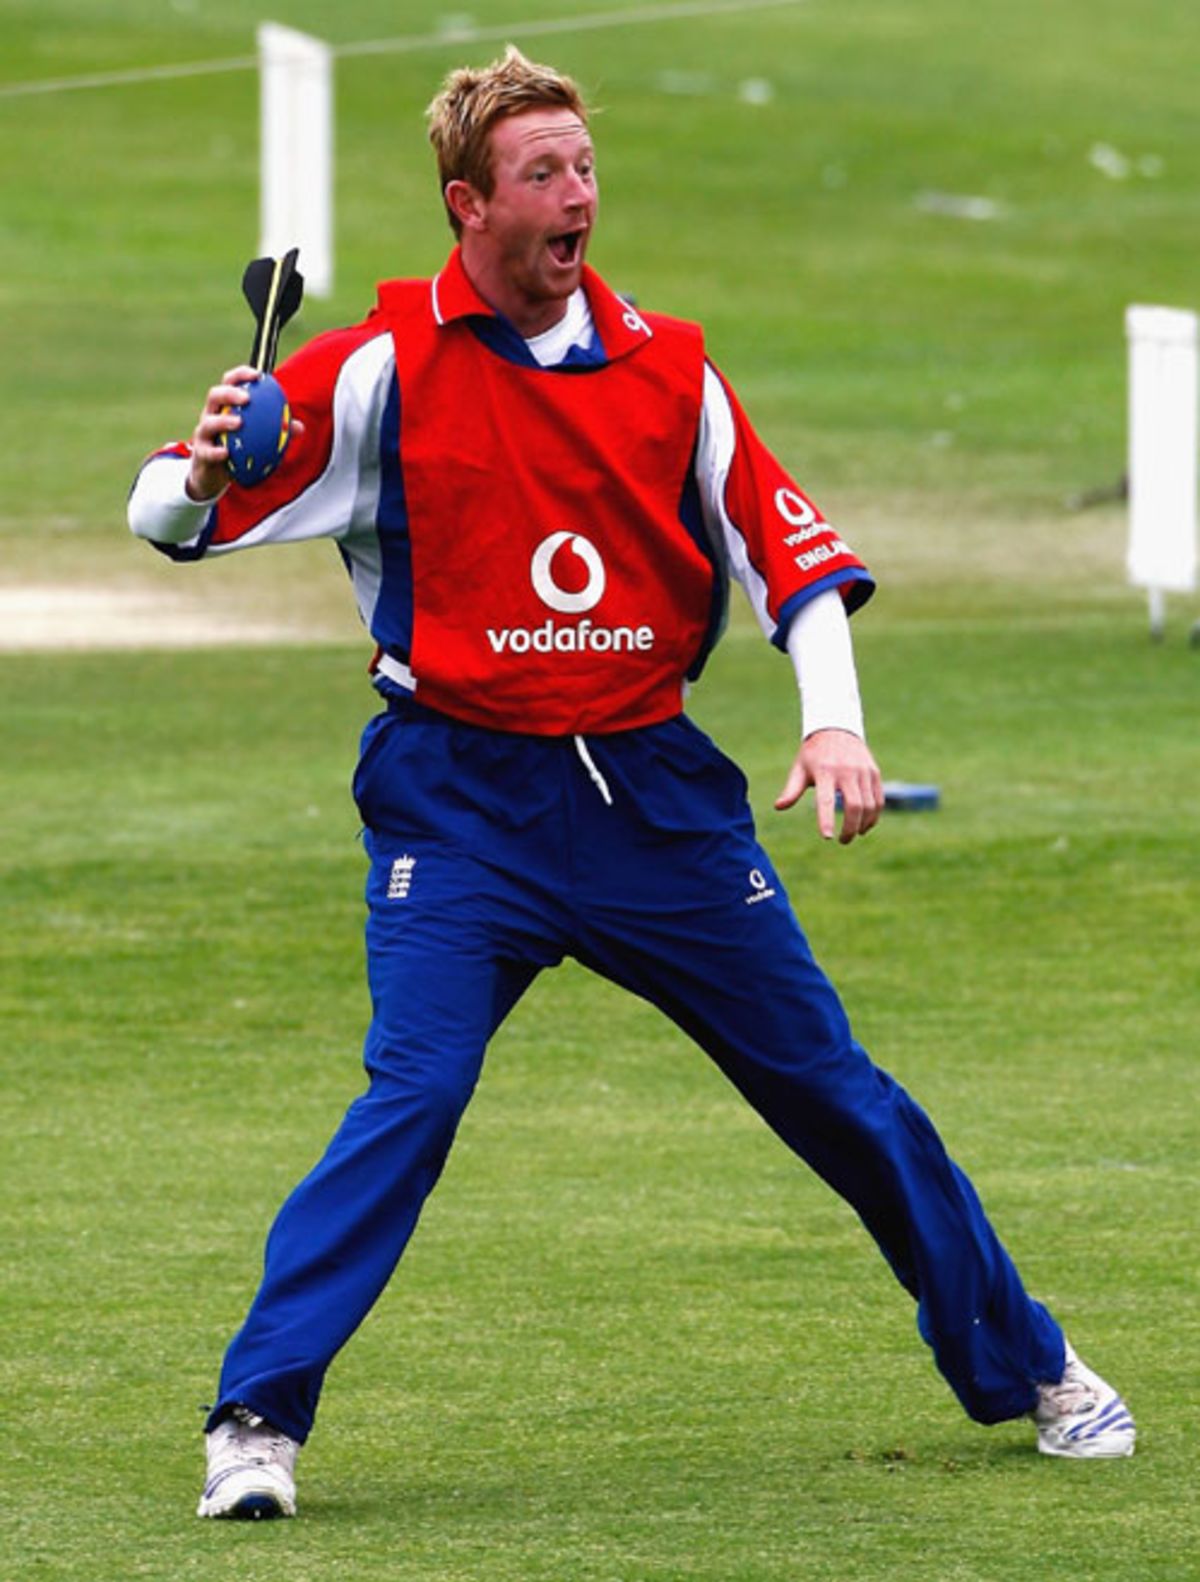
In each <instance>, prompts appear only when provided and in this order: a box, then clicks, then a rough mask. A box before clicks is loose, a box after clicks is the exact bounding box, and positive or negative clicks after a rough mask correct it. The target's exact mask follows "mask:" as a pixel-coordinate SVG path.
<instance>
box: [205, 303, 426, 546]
mask: <svg viewBox="0 0 1200 1582" xmlns="http://www.w3.org/2000/svg"><path fill="white" fill-rule="evenodd" d="M394 369H395V352H394V349H393V346H392V337H391V335H390V333H388V332H386V331H383V332H381V333H380V334H379V335H377V336H376V337H375V338H374V339H373V340H369V341H367V342H366V343H365V345H362V346H360V347H359V348H358V349H357V351H354V352H352V353H351V355H350V356H349V357H347V359H346V361H345V362H344V363H343V364H342V368H341V371H340V372H339V374H338V377H337V383H336V384H335V386H334V391H333V449H332V450H331V452H330V455H329V461H328V463H327V465H326V467H325V470H324V471H323V472H322V473H321V474H320V476H319V477H317V478H315V479H314V480H313V482H312V483H310V484H309V485H308V487H307V488H306V489H304V490H303V491H302V493H300V494H298V495H297V496H296V498H295V499H294V500H289V501H288V502H287V503H286V504H285V505H282V506H280V507H279V509H278V510H277V511H272V513H271V514H270V516H267V517H264V518H263V520H262V521H261V522H259V523H258V524H257V525H256V526H255V527H252V528H251V529H250V530H249V532H247V533H244V534H242V536H241V537H240V538H238V539H236V540H235V541H234V542H232V543H229V544H213V545H212V546H211V548H210V550H209V553H210V554H216V555H219V554H225V553H227V552H228V551H230V550H234V549H250V548H253V547H254V546H255V545H257V544H294V543H301V542H303V541H304V540H307V539H314V538H334V539H342V538H345V537H346V536H347V534H351V533H354V532H356V531H361V530H362V529H363V528H369V527H370V526H371V525H372V524H373V522H374V520H375V512H376V508H377V506H378V503H379V425H380V420H381V419H382V416H383V408H384V404H385V402H386V401H387V396H388V390H389V388H390V385H391V378H392V374H393V372H394Z"/></svg>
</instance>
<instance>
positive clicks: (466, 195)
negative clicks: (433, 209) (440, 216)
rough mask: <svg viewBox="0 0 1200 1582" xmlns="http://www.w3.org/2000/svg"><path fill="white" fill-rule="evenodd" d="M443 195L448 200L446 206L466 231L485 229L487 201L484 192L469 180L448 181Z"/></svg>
mask: <svg viewBox="0 0 1200 1582" xmlns="http://www.w3.org/2000/svg"><path fill="white" fill-rule="evenodd" d="M442 196H443V197H444V198H445V200H446V207H447V208H448V209H449V210H450V213H451V214H452V215H453V216H454V218H455V219H456V220H457V221H458V223H459V224H460V225H461V226H462V228H463V230H464V231H482V230H483V228H484V223H485V215H484V210H485V207H486V202H485V199H484V197H483V194H482V193H481V192H480V191H479V190H478V189H477V188H476V187H473V186H472V185H471V183H470V182H469V181H448V182H447V183H446V186H445V190H444V191H443V193H442Z"/></svg>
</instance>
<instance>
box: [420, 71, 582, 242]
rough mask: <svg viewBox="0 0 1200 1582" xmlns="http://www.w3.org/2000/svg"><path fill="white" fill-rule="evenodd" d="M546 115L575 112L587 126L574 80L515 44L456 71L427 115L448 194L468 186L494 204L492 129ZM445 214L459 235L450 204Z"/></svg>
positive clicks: (440, 176) (444, 84) (459, 231)
mask: <svg viewBox="0 0 1200 1582" xmlns="http://www.w3.org/2000/svg"><path fill="white" fill-rule="evenodd" d="M542 109H564V110H573V111H574V112H575V114H576V115H577V116H578V117H579V119H580V120H581V121H586V120H587V107H586V105H585V104H584V102H583V95H582V94H581V93H580V91H579V89H578V87H577V86H576V85H575V83H574V82H573V81H572V80H571V78H570V77H566V76H564V75H563V73H562V72H559V71H555V70H554V68H553V67H552V66H539V65H538V64H537V63H536V62H534V61H531V60H526V58H525V56H524V55H522V53H521V51H520V50H519V49H518V48H517V47H516V45H515V44H510V45H509V46H508V48H507V49H506V50H505V52H504V55H503V57H502V58H501V59H500V60H494V61H492V63H491V64H490V65H488V66H479V67H475V66H461V67H459V68H458V70H457V71H452V72H451V73H450V75H449V76H448V77H447V78H446V80H445V82H444V83H443V84H442V90H441V92H440V93H439V94H438V95H437V97H436V98H435V99H434V100H433V101H432V103H431V104H430V106H429V108H428V109H427V110H426V112H425V115H426V118H427V120H428V122H429V141H430V142H431V143H432V144H433V147H434V152H435V153H436V154H437V163H438V177H439V179H440V181H441V184H442V192H443V194H444V193H445V191H446V187H447V185H448V184H449V183H450V182H452V181H466V182H469V183H470V184H471V186H472V187H474V188H475V190H476V191H477V192H481V193H482V194H483V195H484V197H485V198H490V197H491V195H492V187H493V181H494V177H493V174H492V165H491V149H490V147H489V144H488V138H489V135H490V133H491V130H492V127H493V126H495V124H496V122H497V121H500V120H503V119H504V118H505V117H506V116H510V115H520V114H521V113H522V112H523V111H525V110H542ZM446 213H447V216H448V217H449V220H450V225H451V228H452V229H453V231H454V234H455V235H456V236H457V235H459V234H460V233H461V231H462V224H461V222H460V221H459V219H458V217H457V215H455V214H454V213H453V212H452V210H451V209H450V207H449V205H448V204H447V206H446Z"/></svg>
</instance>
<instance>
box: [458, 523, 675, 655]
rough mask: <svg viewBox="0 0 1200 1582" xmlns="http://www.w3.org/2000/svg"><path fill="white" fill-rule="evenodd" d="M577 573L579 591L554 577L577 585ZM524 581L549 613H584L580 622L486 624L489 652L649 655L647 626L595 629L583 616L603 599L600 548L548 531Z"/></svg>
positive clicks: (650, 638)
mask: <svg viewBox="0 0 1200 1582" xmlns="http://www.w3.org/2000/svg"><path fill="white" fill-rule="evenodd" d="M581 570H582V573H583V575H584V576H585V577H586V578H587V580H586V582H585V583H584V585H583V587H582V588H579V587H565V588H564V587H563V584H562V582H560V581H559V578H560V577H561V578H562V579H563V581H564V582H568V583H576V584H577V583H578V582H579V578H580V572H581ZM529 578H530V581H531V582H532V583H533V591H534V592H535V593H536V594H537V596H538V598H539V599H540V600H541V601H542V603H543V604H544V605H546V607H547V608H548V609H551V610H554V611H555V612H556V613H557V614H559V615H583V620H581V621H562V622H559V621H555V620H553V619H547V620H545V621H543V622H542V623H541V625H540V626H504V627H499V628H497V627H494V626H489V627H488V628H487V640H488V645H489V646H490V648H491V650H492V652H493V653H494V654H505V655H522V654H529V655H533V654H648V653H649V652H650V651H651V649H652V648H653V647H654V628H653V627H652V626H647V625H645V624H644V623H643V624H642V625H640V626H597V625H595V624H594V623H593V622H592V621H591V620H590V619H589V617H588V616H587V615H586V614H584V612H585V611H586V610H594V609H595V608H596V606H597V605H598V604H599V603H600V600H601V599H602V598H603V597H604V589H605V587H606V586H607V583H608V573H607V572H606V571H605V569H604V562H603V561H602V560H601V559H600V552H599V550H598V549H597V548H596V546H595V544H593V543H592V541H591V540H590V539H587V538H584V536H583V534H582V533H571V532H565V533H564V532H560V533H551V534H550V536H549V537H548V538H544V539H543V540H542V541H541V543H540V544H539V545H538V547H537V548H536V549H535V550H534V552H533V559H532V560H531V561H530V563H529Z"/></svg>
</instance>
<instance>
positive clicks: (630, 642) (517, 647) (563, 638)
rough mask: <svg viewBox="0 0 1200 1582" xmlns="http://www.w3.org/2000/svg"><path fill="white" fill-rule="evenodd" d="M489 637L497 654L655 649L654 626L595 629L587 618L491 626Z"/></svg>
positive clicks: (613, 651) (599, 627)
mask: <svg viewBox="0 0 1200 1582" xmlns="http://www.w3.org/2000/svg"><path fill="white" fill-rule="evenodd" d="M487 637H488V642H489V643H490V644H491V645H492V652H493V653H495V654H504V653H509V654H527V653H529V652H530V651H531V650H532V651H533V652H534V653H535V654H549V653H556V654H582V653H592V654H610V653H611V654H633V653H638V654H645V653H649V651H650V649H652V648H653V647H654V628H653V627H652V626H593V624H592V623H591V621H590V620H588V619H587V618H586V616H585V617H584V619H583V620H582V621H577V622H576V623H575V624H574V625H573V626H560V625H558V623H557V622H556V621H552V620H545V621H543V622H542V624H541V625H540V626H533V627H530V626H506V627H503V628H501V630H500V631H497V630H496V628H495V627H494V626H489V627H488V629H487Z"/></svg>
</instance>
